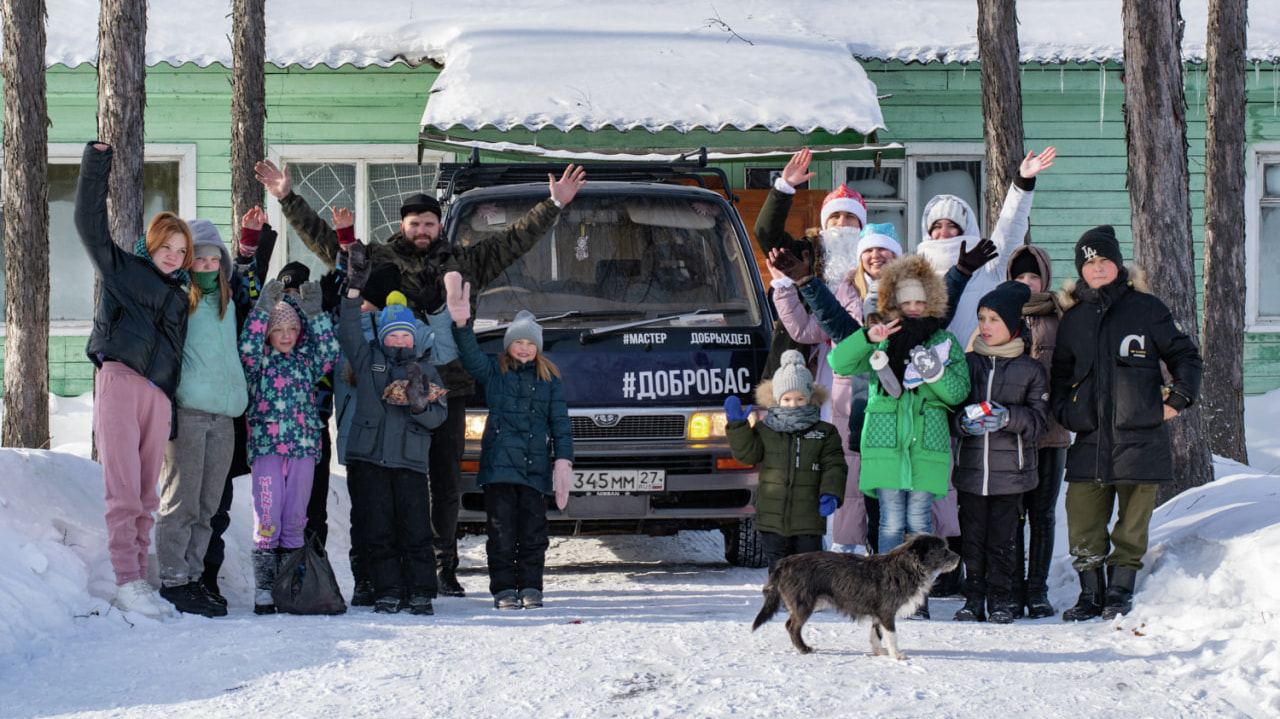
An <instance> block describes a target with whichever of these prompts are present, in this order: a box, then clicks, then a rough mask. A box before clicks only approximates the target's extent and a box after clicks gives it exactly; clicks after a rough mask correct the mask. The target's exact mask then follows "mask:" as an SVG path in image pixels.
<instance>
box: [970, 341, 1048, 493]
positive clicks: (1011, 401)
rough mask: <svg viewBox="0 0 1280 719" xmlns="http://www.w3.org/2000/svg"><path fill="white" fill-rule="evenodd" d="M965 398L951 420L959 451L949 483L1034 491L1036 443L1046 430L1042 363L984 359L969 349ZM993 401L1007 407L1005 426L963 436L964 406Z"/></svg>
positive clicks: (975, 489)
mask: <svg viewBox="0 0 1280 719" xmlns="http://www.w3.org/2000/svg"><path fill="white" fill-rule="evenodd" d="M965 361H966V362H967V363H968V366H969V381H970V390H969V397H968V398H967V399H966V400H965V401H964V403H963V404H961V405H960V406H959V407H957V408H956V414H955V416H954V418H953V420H952V426H953V431H954V434H955V435H956V436H957V437H959V438H960V451H959V453H958V455H957V458H956V470H955V473H954V474H953V475H952V478H951V481H952V483H953V484H955V487H956V489H957V490H959V491H961V492H968V493H970V494H981V495H993V494H1020V493H1022V492H1026V491H1028V490H1031V489H1035V487H1036V484H1038V483H1039V481H1040V475H1039V473H1038V471H1037V467H1038V466H1039V465H1038V463H1037V461H1036V460H1037V452H1036V442H1037V440H1039V439H1040V438H1041V437H1043V436H1044V434H1045V432H1047V431H1048V429H1049V379H1048V375H1047V374H1046V373H1045V371H1044V367H1042V366H1041V365H1040V363H1039V362H1037V361H1036V360H1034V359H1032V358H1031V357H1029V356H1028V355H1026V354H1020V355H1018V356H1017V357H990V356H984V355H981V354H978V353H977V352H969V353H968V354H966V355H965ZM976 402H998V403H1000V404H1001V405H1003V406H1004V407H1005V408H1006V409H1008V410H1009V424H1008V425H1006V426H1005V427H1004V429H1001V430H999V431H997V432H987V433H984V434H979V435H970V434H965V433H964V432H963V431H962V430H961V429H960V419H961V418H963V417H964V407H965V406H967V405H969V404H973V403H976Z"/></svg>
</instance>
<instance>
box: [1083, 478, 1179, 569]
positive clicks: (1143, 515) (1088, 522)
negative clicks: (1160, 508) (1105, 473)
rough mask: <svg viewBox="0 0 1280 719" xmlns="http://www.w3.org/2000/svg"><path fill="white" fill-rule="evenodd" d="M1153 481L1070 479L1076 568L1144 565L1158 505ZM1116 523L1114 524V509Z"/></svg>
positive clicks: (1137, 567) (1133, 567)
mask: <svg viewBox="0 0 1280 719" xmlns="http://www.w3.org/2000/svg"><path fill="white" fill-rule="evenodd" d="M1156 487H1157V485H1154V484H1096V483H1092V482H1068V483H1067V501H1066V506H1067V542H1068V546H1070V547H1071V556H1073V557H1075V560H1073V561H1072V562H1071V566H1072V568H1074V569H1075V570H1076V571H1077V572H1084V571H1087V570H1090V569H1097V568H1098V567H1101V566H1103V564H1106V565H1107V566H1110V567H1130V568H1132V569H1142V555H1144V554H1146V553H1147V531H1148V529H1149V528H1150V526H1151V513H1152V511H1154V510H1155V506H1156ZM1113 508H1115V509H1116V523H1115V526H1114V527H1112V528H1111V531H1110V533H1108V532H1107V526H1108V525H1109V524H1111V512H1112V509H1113Z"/></svg>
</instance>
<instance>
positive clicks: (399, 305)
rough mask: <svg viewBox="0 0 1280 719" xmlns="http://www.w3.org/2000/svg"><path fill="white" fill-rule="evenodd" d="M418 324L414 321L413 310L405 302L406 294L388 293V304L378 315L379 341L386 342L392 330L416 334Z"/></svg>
mask: <svg viewBox="0 0 1280 719" xmlns="http://www.w3.org/2000/svg"><path fill="white" fill-rule="evenodd" d="M417 328H418V326H417V324H416V323H415V322H414V321H413V310H411V309H409V307H408V306H407V305H406V304H405V297H404V295H402V294H400V293H399V292H392V293H390V294H388V295H387V306H386V307H384V308H382V314H381V315H380V316H379V317H378V341H379V342H383V343H385V342H386V341H387V335H389V334H391V333H392V332H408V333H409V334H414V332H415V331H416V330H417Z"/></svg>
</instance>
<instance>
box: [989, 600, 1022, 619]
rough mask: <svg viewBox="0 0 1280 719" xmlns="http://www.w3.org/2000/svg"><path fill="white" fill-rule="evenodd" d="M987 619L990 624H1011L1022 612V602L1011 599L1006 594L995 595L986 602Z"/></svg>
mask: <svg viewBox="0 0 1280 719" xmlns="http://www.w3.org/2000/svg"><path fill="white" fill-rule="evenodd" d="M987 609H988V610H989V611H988V612H987V621H988V622H991V623H992V624H1013V620H1014V619H1015V618H1016V617H1017V616H1018V615H1019V614H1021V613H1022V604H1021V603H1020V602H1015V601H1013V600H1012V599H1011V598H1010V597H1008V596H1006V595H996V596H995V597H992V598H991V600H990V601H989V602H987Z"/></svg>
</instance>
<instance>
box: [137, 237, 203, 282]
mask: <svg viewBox="0 0 1280 719" xmlns="http://www.w3.org/2000/svg"><path fill="white" fill-rule="evenodd" d="M133 254H135V255H137V256H138V257H141V258H142V259H144V260H146V261H147V262H150V263H151V266H152V267H156V261H155V260H154V259H152V257H151V251H150V250H148V249H147V238H146V236H143V237H139V238H138V241H137V242H135V243H133ZM159 269H160V268H159V267H156V270H157V271H159ZM168 277H169V279H171V280H178V281H179V282H180V283H182V284H184V285H189V284H191V275H190V274H188V273H187V271H186V270H184V269H182V268H181V267H179V268H178V269H176V270H174V271H173V272H170V273H169V274H168Z"/></svg>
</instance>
